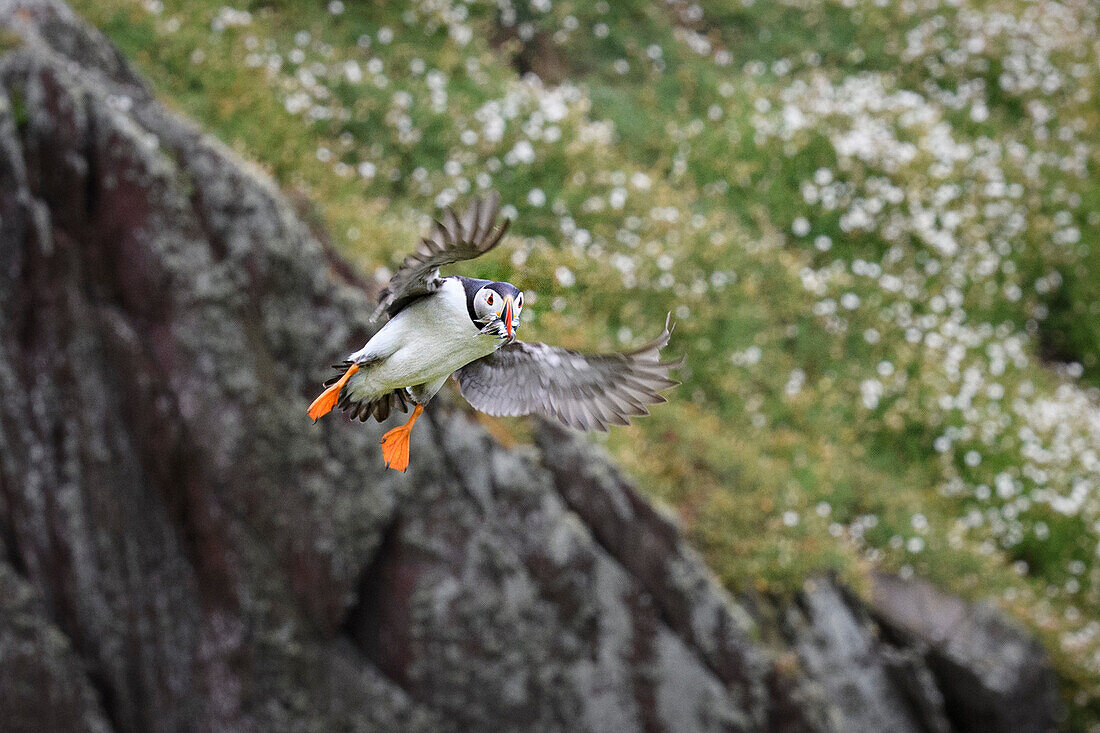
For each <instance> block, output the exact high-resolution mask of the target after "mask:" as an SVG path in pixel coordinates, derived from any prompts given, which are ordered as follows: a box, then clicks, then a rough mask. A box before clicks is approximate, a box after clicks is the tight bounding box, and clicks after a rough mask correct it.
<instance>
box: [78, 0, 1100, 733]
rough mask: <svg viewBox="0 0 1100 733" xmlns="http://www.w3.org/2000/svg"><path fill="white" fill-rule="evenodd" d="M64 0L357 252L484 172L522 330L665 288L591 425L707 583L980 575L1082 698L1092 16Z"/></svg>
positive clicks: (412, 224)
mask: <svg viewBox="0 0 1100 733" xmlns="http://www.w3.org/2000/svg"><path fill="white" fill-rule="evenodd" d="M75 4H76V7H77V9H78V10H80V11H81V12H83V13H85V14H86V15H87V16H88V17H89V18H90V19H91V20H92V21H93V22H95V23H96V24H98V25H99V26H100V27H101V28H103V29H104V30H105V31H106V32H107V33H108V34H109V35H110V36H111V37H112V38H113V39H114V40H115V41H116V42H117V43H118V44H119V45H120V46H121V47H122V48H123V50H124V51H125V52H126V53H127V54H128V55H129V56H130V57H131V58H132V59H134V61H135V62H136V63H137V65H138V66H139V67H140V68H141V69H142V70H143V71H144V73H145V74H147V75H148V76H149V77H150V78H151V79H152V81H153V82H154V85H155V87H156V88H157V90H158V92H159V94H160V95H161V96H162V98H164V99H166V100H167V101H168V102H169V104H171V105H174V106H176V107H178V108H179V109H181V110H183V111H184V112H186V113H188V114H190V115H192V116H194V117H195V118H197V119H198V120H200V121H201V122H202V123H203V124H204V125H206V126H207V127H208V128H209V129H210V130H211V131H212V132H213V133H214V134H216V135H218V136H219V137H220V138H221V139H223V140H224V141H226V142H227V143H229V144H230V145H232V146H234V147H235V148H237V149H238V150H240V151H241V152H242V153H243V154H245V155H247V156H249V157H251V158H254V159H257V160H259V161H260V162H261V163H262V164H263V165H264V166H266V168H267V169H268V170H269V171H270V172H271V173H272V175H274V176H275V178H276V179H277V180H278V181H279V182H280V183H281V184H282V185H283V187H284V188H286V189H288V190H290V191H291V192H293V193H294V194H295V195H297V196H301V197H304V198H305V199H307V200H308V201H310V202H312V205H313V206H314V207H315V209H316V211H317V212H318V215H319V216H320V217H321V219H322V220H323V221H324V222H325V223H326V224H327V225H328V227H329V228H330V230H331V231H332V233H333V238H334V241H335V242H336V243H337V244H338V246H339V247H340V248H341V250H342V251H343V252H344V253H345V254H346V255H347V256H348V257H349V258H350V259H352V260H353V261H355V262H357V263H358V264H359V265H360V266H361V267H362V268H363V269H364V270H365V271H366V272H368V273H371V272H374V271H376V270H377V268H379V267H382V266H392V264H393V263H394V262H395V261H396V260H397V258H398V257H399V256H400V255H401V253H403V252H404V251H406V250H407V249H408V248H409V247H410V246H412V244H413V242H414V240H415V237H416V235H417V234H418V233H420V232H421V231H422V229H421V227H422V225H423V224H424V222H425V221H426V219H425V215H426V214H430V213H433V212H434V210H435V209H436V207H437V206H438V205H440V204H445V203H447V202H449V201H452V200H454V201H457V202H459V203H461V202H462V201H463V200H465V199H466V198H468V197H469V196H470V195H472V193H473V192H475V191H477V190H479V189H481V188H482V187H492V188H496V189H498V190H500V191H501V193H502V195H503V197H504V199H505V201H506V202H508V203H510V204H511V205H513V206H514V207H515V210H516V212H515V213H516V214H518V219H517V221H516V223H515V225H514V227H513V232H514V233H515V236H514V237H513V238H512V240H511V244H510V246H509V247H505V248H502V250H500V251H498V252H496V253H494V254H493V255H491V256H490V257H487V258H486V259H485V261H478V262H476V263H472V264H471V266H470V267H471V268H472V270H471V269H469V268H467V270H466V271H467V272H469V273H470V274H477V275H480V276H484V277H494V278H507V279H510V280H512V281H513V282H515V283H516V284H517V285H519V286H520V287H522V288H523V289H524V290H525V291H527V292H528V293H529V294H533V295H534V296H536V297H535V298H530V297H529V298H528V303H529V304H530V305H529V306H528V308H527V309H525V312H527V311H529V312H530V320H529V321H528V322H526V323H525V324H524V326H523V332H524V333H523V336H524V337H525V338H528V339H532V340H536V339H543V340H548V341H553V342H557V343H562V344H564V345H566V346H571V347H577V348H601V349H607V348H619V347H621V346H624V345H630V344H636V343H639V342H640V341H641V340H642V339H643V338H646V337H649V336H652V335H653V334H654V333H655V332H656V331H657V330H658V329H659V326H660V322H661V319H662V317H663V315H664V313H665V312H667V311H672V312H673V313H674V316H675V318H676V320H677V330H676V334H675V336H674V339H673V343H672V350H673V351H674V352H676V353H680V354H683V355H685V356H686V358H687V366H686V367H685V369H684V370H682V373H681V375H680V376H681V378H682V379H683V382H684V384H683V386H682V387H680V388H679V389H678V390H676V391H675V392H673V393H672V395H671V397H672V399H671V402H670V403H669V404H668V405H665V406H662V407H661V408H660V409H658V410H656V411H655V412H654V414H653V415H652V416H651V417H649V418H647V419H645V420H642V421H639V422H638V423H637V424H636V426H635V427H632V428H629V429H618V430H615V431H613V432H612V433H611V435H610V437H608V438H607V439H606V444H607V447H608V449H609V450H610V451H611V452H612V454H613V455H614V456H615V457H616V459H617V460H618V461H619V462H620V463H622V464H623V465H624V466H625V467H626V468H627V469H628V470H629V471H630V472H631V473H632V474H633V475H634V476H636V477H637V478H638V481H639V483H640V484H641V486H642V487H643V488H644V489H645V490H646V491H647V492H649V493H650V494H651V495H652V496H653V497H655V498H656V499H658V500H662V501H664V502H666V503H668V504H669V505H671V506H672V507H674V509H675V511H676V512H677V513H678V514H679V516H680V517H681V518H682V521H683V524H684V526H685V529H686V530H687V532H688V533H689V535H690V536H691V538H692V539H693V541H694V542H695V543H696V544H697V546H698V547H700V548H701V549H702V551H703V552H704V553H705V554H706V557H707V559H708V561H709V562H710V563H711V565H712V566H713V567H714V568H715V569H716V571H717V572H718V573H719V574H720V575H721V577H722V578H723V579H724V580H725V582H726V583H727V584H728V585H729V586H730V587H731V588H732V589H734V590H740V589H745V588H754V589H756V590H758V591H761V592H765V593H771V594H778V595H782V594H786V593H789V592H791V591H793V590H796V589H797V588H798V587H799V586H800V584H801V582H802V580H803V579H804V578H805V577H806V576H807V575H808V574H811V573H815V572H820V571H822V570H823V569H833V570H836V571H837V572H839V573H841V575H842V576H843V577H845V578H846V579H848V580H849V581H850V582H852V583H854V584H856V585H857V586H858V585H859V584H860V583H861V580H862V578H863V577H864V576H865V573H866V571H867V569H868V568H869V567H886V568H889V569H893V570H896V571H898V572H901V573H903V574H908V573H916V574H919V575H922V576H926V577H929V578H931V579H933V580H934V581H936V582H938V583H940V584H941V585H943V586H945V587H948V588H951V589H954V590H956V591H958V592H960V593H963V594H964V595H966V596H968V597H973V598H992V599H994V600H996V601H997V602H998V603H999V604H1000V605H1001V606H1002V607H1004V608H1006V609H1007V610H1009V611H1010V612H1012V613H1014V614H1016V615H1017V616H1018V617H1019V618H1020V619H1021V620H1022V621H1024V622H1025V623H1026V624H1028V625H1029V626H1030V627H1031V628H1032V629H1034V630H1035V631H1036V632H1037V633H1039V634H1040V635H1041V637H1042V638H1043V640H1044V641H1045V642H1046V644H1047V647H1048V649H1050V651H1051V654H1052V656H1053V657H1054V659H1055V661H1056V664H1057V667H1058V670H1059V673H1060V674H1061V676H1062V679H1063V682H1064V690H1065V696H1066V700H1067V703H1068V707H1069V709H1070V711H1071V724H1072V725H1074V726H1076V727H1078V728H1086V727H1087V726H1088V725H1092V724H1096V723H1097V722H1098V721H1100V631H1098V629H1097V628H1096V626H1095V622H1094V621H1093V619H1095V618H1096V617H1097V616H1100V558H1098V556H1097V546H1098V543H1100V463H1098V460H1097V456H1096V451H1097V450H1100V448H1098V445H1100V417H1098V415H1100V395H1098V393H1097V390H1096V389H1095V385H1097V384H1100V364H1098V354H1100V262H1098V261H1097V257H1100V248H1098V247H1097V246H1095V245H1096V238H1097V225H1098V224H1100V216H1098V215H1097V214H1095V212H1096V211H1100V183H1098V181H1097V176H1096V174H1095V172H1094V171H1095V166H1096V163H1097V160H1096V157H1097V150H1098V146H1097V144H1096V143H1097V132H1096V130H1097V129H1098V124H1097V123H1100V120H1098V119H1097V117H1098V111H1100V108H1098V107H1097V106H1096V104H1095V100H1096V96H1097V93H1100V88H1098V83H1097V77H1096V74H1095V73H1093V72H1094V70H1095V68H1096V64H1097V58H1096V49H1097V46H1096V37H1097V33H1096V24H1097V17H1096V16H1097V11H1096V9H1095V8H1093V7H1092V6H1088V5H1077V4H1072V3H1067V4H1066V5H1061V4H1058V3H1052V2H1038V3H1029V2H1023V1H1022V0H1021V1H1020V2H1012V1H1009V2H1005V3H1000V4H998V5H997V6H996V7H994V6H992V5H990V4H987V3H983V2H973V3H971V4H970V5H964V6H960V7H955V6H953V5H947V6H945V7H943V8H930V7H928V6H926V5H925V4H923V3H919V4H906V5H889V6H887V7H879V6H878V4H876V3H874V2H863V1H861V2H857V3H855V4H854V6H853V7H845V5H844V4H842V3H833V2H827V3H823V4H818V5H814V6H813V7H811V8H809V9H808V10H807V9H804V8H802V7H801V4H796V3H756V4H749V5H746V4H744V3H742V2H739V1H736V2H735V1H734V0H705V2H701V3H699V4H698V5H682V6H681V5H676V6H669V5H666V4H663V3H653V2H641V1H640V0H630V1H628V2H614V3H610V2H608V3H593V2H587V1H586V2H579V1H578V2H567V1H565V0H559V1H558V2H555V3H553V4H552V5H551V4H549V3H547V8H548V9H547V10H546V11H545V12H543V11H539V10H536V9H534V8H535V7H536V6H537V5H540V4H536V5H531V4H529V3H519V4H516V5H515V6H514V13H513V12H508V11H504V12H503V13H502V12H501V11H499V10H498V5H497V3H495V2H492V3H487V2H471V3H457V2H456V3H453V4H449V3H440V4H438V5H432V6H430V8H429V6H427V5H417V4H414V5H411V6H395V5H392V4H369V5H366V6H360V5H359V4H354V5H353V4H348V5H347V7H346V8H344V9H343V12H341V13H333V12H330V11H329V9H328V4H327V3H296V2H294V3H292V2H272V3H261V2H254V3H251V4H249V5H247V6H241V8H239V9H240V10H244V9H247V10H248V11H249V12H250V16H248V17H245V16H241V15H233V14H227V13H225V11H223V9H222V5H221V3H220V2H208V1H200V2H188V3H184V2H182V0H169V1H168V2H166V3H165V4H164V7H163V9H160V10H159V11H157V6H156V4H154V3H148V4H147V6H148V7H150V8H152V9H153V11H154V12H151V11H149V10H146V9H145V8H146V5H142V4H139V3H136V2H130V1H129V0H106V1H104V2H95V3H93V2H90V1H89V0H80V1H78V2H76V3H75ZM910 6H912V8H913V9H912V10H907V9H906V8H908V7H910ZM513 15H514V17H512V16H513ZM215 26H216V27H215ZM222 26H226V27H224V28H223V27H222ZM517 68H523V69H530V70H533V71H535V72H537V73H538V74H541V75H542V76H543V78H544V79H545V81H544V82H540V81H538V80H537V79H531V78H521V76H520V74H519V73H518V72H517ZM348 346H349V349H350V348H352V347H355V346H357V345H355V344H349V345H348ZM1056 363H1061V364H1062V365H1061V366H1058V365H1057V364H1056Z"/></svg>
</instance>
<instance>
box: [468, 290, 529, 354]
mask: <svg viewBox="0 0 1100 733" xmlns="http://www.w3.org/2000/svg"><path fill="white" fill-rule="evenodd" d="M470 309H471V310H472V311H473V316H474V323H475V324H477V325H479V326H482V329H481V332H482V333H485V334H491V335H495V336H499V337H500V338H502V339H506V340H507V341H508V343H512V342H513V341H515V340H516V328H518V327H519V317H520V312H521V311H522V310H523V292H522V291H521V290H520V289H519V288H517V287H516V286H515V285H513V284H512V283H498V282H489V283H486V284H485V285H484V286H482V287H481V288H480V289H478V290H477V291H476V292H475V293H474V294H473V298H472V300H471V304H470Z"/></svg>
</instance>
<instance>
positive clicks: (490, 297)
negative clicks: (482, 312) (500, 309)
mask: <svg viewBox="0 0 1100 733" xmlns="http://www.w3.org/2000/svg"><path fill="white" fill-rule="evenodd" d="M493 300H494V298H493V294H492V293H489V297H487V298H486V299H485V304H486V305H492V304H493Z"/></svg>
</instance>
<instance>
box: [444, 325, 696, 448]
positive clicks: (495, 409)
mask: <svg viewBox="0 0 1100 733" xmlns="http://www.w3.org/2000/svg"><path fill="white" fill-rule="evenodd" d="M671 335H672V330H671V329H670V328H669V321H668V320H666V321H665V330H664V332H663V333H662V334H661V335H660V336H658V337H657V338H656V339H654V340H653V341H651V342H650V343H648V344H646V345H645V346H643V347H641V348H640V349H637V350H636V351H631V352H628V353H616V354H581V353H579V352H576V351H570V350H568V349H562V348H558V347H556V346H547V345H546V344H539V343H524V342H516V343H513V344H509V345H506V346H502V347H501V348H500V349H498V350H497V351H496V352H494V353H493V354H490V355H489V356H486V357H484V358H482V359H478V360H477V361H474V362H471V363H469V364H467V365H466V366H464V367H462V368H461V369H459V370H458V371H457V372H455V376H456V377H457V378H458V383H459V386H460V388H461V389H462V396H463V397H465V398H466V399H467V400H468V401H469V403H470V404H471V405H473V406H474V407H475V408H477V409H478V410H481V411H482V412H486V413H488V414H490V415H498V416H499V415H528V414H531V413H537V414H540V415H544V416H546V417H554V418H557V419H558V420H560V421H561V422H562V423H564V424H566V425H568V426H570V427H573V428H578V429H580V430H601V431H605V432H606V431H607V427H608V425H627V424H629V422H630V420H629V418H630V417H632V416H637V415H648V414H649V410H648V409H647V408H646V405H652V404H657V403H659V402H664V401H665V398H664V397H662V396H661V395H660V394H659V392H660V391H661V390H663V389H668V388H669V387H675V386H676V385H678V384H679V382H677V381H675V380H672V379H669V376H668V374H669V371H670V370H672V369H676V368H678V367H680V366H682V365H683V360H682V359H679V360H676V361H661V355H660V351H661V349H662V348H664V346H665V345H666V344H667V343H668V340H669V337H670V336H671Z"/></svg>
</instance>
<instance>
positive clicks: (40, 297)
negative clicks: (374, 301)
mask: <svg viewBox="0 0 1100 733" xmlns="http://www.w3.org/2000/svg"><path fill="white" fill-rule="evenodd" d="M0 26H2V27H3V31H2V32H0V44H2V47H3V48H5V49H6V50H5V51H4V52H3V55H2V56H0V729H2V730H4V731H42V730H51V731H78V730H86V731H113V730H117V731H144V730H165V731H174V730H218V731H222V730H255V731H281V730H317V731H331V730H385V731H395V730H410V731H437V730H442V731H447V730H455V731H458V730H569V731H577V730H591V731H617V730H622V731H634V730H653V731H657V730H668V731H712V730H714V731H717V730H723V731H725V730H730V731H750V730H773V731H781V730H782V731H786V730H802V731H830V730H835V731H856V730H891V731H955V730H957V731H978V730H981V731H1041V730H1049V729H1051V728H1052V727H1053V726H1054V725H1055V721H1056V720H1057V717H1056V716H1057V703H1056V696H1055V694H1054V688H1053V678H1052V675H1051V673H1050V671H1049V669H1048V667H1047V665H1046V662H1045V657H1044V655H1043V653H1042V651H1041V649H1039V648H1038V646H1037V645H1036V644H1035V643H1034V642H1033V641H1031V640H1029V639H1028V638H1027V637H1026V636H1025V635H1024V634H1022V633H1021V632H1020V631H1019V630H1017V629H1016V628H1015V627H1013V626H1011V625H1010V624H1007V623H1006V622H1005V621H1003V620H1002V619H1001V618H999V617H998V616H997V615H996V613H995V612H993V611H992V610H991V609H988V608H985V607H981V606H978V607H974V606H969V605H967V604H964V603H962V602H961V601H958V600H957V599H954V598H950V597H947V596H943V595H941V594H939V593H937V592H936V591H934V590H933V589H931V588H927V587H925V586H923V585H920V584H913V583H902V582H901V581H898V580H897V579H892V578H880V579H879V580H878V582H877V584H876V586H875V587H876V591H875V594H874V597H872V598H871V599H869V600H867V601H861V600H858V599H856V598H854V597H852V596H851V595H850V594H848V593H847V592H846V591H845V590H844V589H842V588H839V587H837V586H836V585H835V584H834V583H833V582H831V581H829V580H827V579H821V580H819V581H816V582H814V583H811V584H809V585H808V586H807V588H806V591H805V593H804V594H803V595H802V597H801V598H800V599H799V603H798V604H796V605H795V606H792V607H790V608H781V609H772V610H771V611H770V612H769V613H768V614H766V616H767V617H768V618H772V619H775V618H778V619H779V622H778V623H776V622H774V621H769V622H768V625H767V626H766V627H764V626H761V625H760V622H759V621H757V620H754V616H753V614H750V613H749V612H748V611H747V610H746V609H745V608H744V607H743V606H742V605H739V604H738V602H736V601H735V600H734V599H733V598H731V597H730V596H729V595H727V594H726V593H725V592H724V591H723V590H721V589H720V588H719V586H718V585H717V584H716V583H715V582H714V580H713V578H712V577H711V576H710V574H709V573H708V572H707V570H706V568H705V567H704V566H703V564H702V563H701V561H700V560H699V558H698V557H697V556H696V555H695V553H694V552H692V551H691V550H690V549H689V548H688V547H687V546H686V545H685V544H684V542H683V540H682V538H681V536H680V534H679V532H678V531H677V529H676V527H675V525H674V523H672V522H671V521H670V520H669V519H667V518H665V517H664V516H662V515H661V514H659V513H657V512H655V511H654V509H653V508H652V507H650V506H649V505H648V504H647V503H646V501H645V500H644V499H643V498H642V497H640V496H639V495H638V493H637V492H636V491H635V490H634V488H633V487H632V486H631V485H630V483H629V481H627V480H626V479H625V478H624V477H622V476H621V475H620V474H619V473H618V472H617V471H616V470H615V468H614V467H613V466H612V465H610V464H609V463H608V461H607V459H606V457H605V456H604V455H603V454H602V453H601V452H600V451H599V450H598V449H596V448H594V447H593V446H591V445H590V444H588V443H586V442H585V441H584V440H583V439H582V438H580V437H578V436H577V435H575V434H572V433H569V432H567V431H564V430H562V429H559V428H557V427H554V426H550V425H540V426H538V428H537V430H536V435H537V442H536V445H535V446H533V447H525V448H518V449H505V448H503V447H501V446H500V445H498V444H496V443H495V442H494V441H493V440H492V439H491V438H490V437H489V436H488V435H487V434H486V432H485V431H484V430H483V429H481V428H480V427H479V426H478V424H477V423H476V422H475V421H474V420H472V419H471V417H470V415H469V414H468V413H467V412H465V411H464V410H463V409H461V408H459V407H458V406H457V405H454V404H448V401H447V400H446V399H441V400H437V402H436V403H433V405H432V409H431V410H429V412H428V413H427V415H428V419H427V420H425V421H421V426H418V429H417V431H416V434H415V435H414V445H413V452H414V453H415V454H416V456H417V459H416V461H415V462H414V464H413V467H412V469H411V470H410V472H409V473H408V474H407V475H400V474H397V473H395V472H389V471H386V470H385V469H384V468H383V467H382V462H381V460H380V458H379V449H378V440H379V437H380V435H381V433H382V430H383V429H384V428H382V427H379V426H372V425H366V426H362V425H360V424H358V423H356V424H354V425H353V424H350V423H347V422H344V421H341V420H338V419H331V420H326V421H323V422H322V423H320V424H318V425H312V424H311V423H310V422H309V420H308V419H307V418H306V416H305V408H306V406H307V405H308V403H309V400H310V399H311V398H312V397H313V396H314V394H315V392H316V389H317V383H318V381H319V379H321V378H322V377H323V376H325V375H324V369H325V367H326V365H327V364H329V363H331V362H330V360H332V359H334V358H336V357H338V356H341V355H343V354H344V353H345V352H346V351H347V350H348V347H349V345H352V344H356V343H359V342H361V341H363V340H364V339H365V338H366V337H367V335H368V334H369V327H368V324H367V315H368V314H369V313H370V310H371V298H370V295H371V294H370V293H368V292H366V290H365V289H364V287H362V285H361V284H360V283H358V282H357V281H356V278H355V276H354V274H353V272H352V271H351V269H350V268H348V267H347V266H346V265H345V264H344V263H342V262H341V261H339V259H338V258H336V257H334V256H333V255H332V254H331V253H328V252H326V251H325V250H324V249H323V247H322V246H320V245H319V244H318V242H317V241H316V240H315V238H314V237H313V236H312V235H311V234H310V232H309V231H308V229H307V228H306V227H305V226H304V225H303V223H302V222H301V221H300V220H299V219H298V218H296V216H295V215H294V213H293V210H292V208H291V207H290V206H288V204H287V202H286V201H285V200H284V198H283V197H282V196H281V195H280V194H279V192H278V191H277V190H276V188H275V187H274V186H273V184H272V183H271V182H270V181H269V180H268V179H267V178H265V177H264V176H263V175H262V174H260V173H258V172H257V171H255V170H253V169H252V168H250V167H249V166H248V165H247V164H246V163H244V162H242V161H240V160H238V159H237V158H236V157H235V156H234V155H233V154H231V153H230V152H228V151H227V150H226V149H225V148H224V147H222V146H221V145H219V144H218V143H217V142H216V141H214V140H212V139H211V138H209V137H207V136H204V135H203V134H202V132H201V131H200V130H199V129H198V128H196V127H195V125H193V124H192V123H190V122H188V121H186V120H184V119H181V118H180V117H179V116H178V115H176V114H174V113H172V112H170V111H168V110H166V109H165V107H164V106H162V105H161V104H160V103H158V102H157V101H156V100H155V99H154V98H153V97H152V96H151V94H150V92H149V90H148V87H147V86H146V85H145V83H144V82H143V81H142V80H141V79H140V78H139V77H138V76H137V75H136V74H135V73H134V72H133V70H132V69H131V68H130V66H129V65H128V63H127V62H126V61H125V59H123V58H122V57H121V56H120V55H119V53H118V52H117V51H116V50H115V49H114V48H113V47H112V46H111V45H110V43H109V42H107V41H106V39H104V38H103V37H102V36H101V35H100V34H98V33H97V32H96V31H94V30H93V29H91V28H90V27H88V26H87V25H86V24H84V23H83V22H82V21H81V20H79V19H78V18H76V17H75V16H74V15H73V13H72V12H71V11H70V10H69V9H68V8H67V7H66V6H64V5H62V4H59V3H53V2H47V1H46V0H37V1H36V0H19V1H13V0H0ZM387 427H388V426H387ZM763 639H769V640H770V641H769V642H768V643H765V642H764V641H762V640H763Z"/></svg>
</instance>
